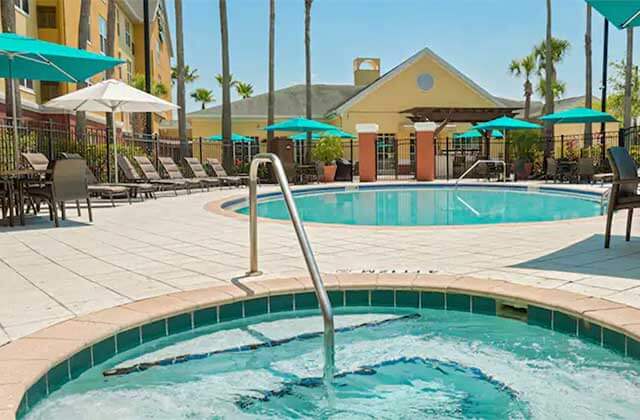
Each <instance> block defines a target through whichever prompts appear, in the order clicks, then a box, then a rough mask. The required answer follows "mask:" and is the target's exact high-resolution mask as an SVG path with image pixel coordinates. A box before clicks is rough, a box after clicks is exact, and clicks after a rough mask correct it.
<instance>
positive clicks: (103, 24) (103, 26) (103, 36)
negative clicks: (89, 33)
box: [98, 16, 107, 54]
mask: <svg viewBox="0 0 640 420" xmlns="http://www.w3.org/2000/svg"><path fill="white" fill-rule="evenodd" d="M98 24H99V25H100V52H101V53H102V54H106V53H107V21H106V20H105V18H103V17H102V16H98Z"/></svg>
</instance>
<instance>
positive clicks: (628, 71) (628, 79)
mask: <svg viewBox="0 0 640 420" xmlns="http://www.w3.org/2000/svg"><path fill="white" fill-rule="evenodd" d="M625 64H626V65H625V71H624V114H623V123H624V128H629V127H631V99H632V98H631V85H632V76H633V74H632V73H633V28H632V27H629V28H627V59H626V62H625Z"/></svg>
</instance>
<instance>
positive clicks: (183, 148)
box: [175, 0, 188, 157]
mask: <svg viewBox="0 0 640 420" xmlns="http://www.w3.org/2000/svg"><path fill="white" fill-rule="evenodd" d="M175 13H176V54H177V57H176V61H177V71H178V80H177V93H178V106H179V107H180V108H179V109H178V137H179V138H180V154H181V155H182V156H183V157H186V156H187V152H188V151H187V148H188V144H187V111H186V110H185V104H186V99H185V88H184V32H183V28H182V0H175Z"/></svg>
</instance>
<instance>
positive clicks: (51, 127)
mask: <svg viewBox="0 0 640 420" xmlns="http://www.w3.org/2000/svg"><path fill="white" fill-rule="evenodd" d="M47 147H48V148H49V153H47V155H48V157H49V161H52V160H53V121H52V120H49V136H48V145H47Z"/></svg>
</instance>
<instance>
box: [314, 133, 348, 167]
mask: <svg viewBox="0 0 640 420" xmlns="http://www.w3.org/2000/svg"><path fill="white" fill-rule="evenodd" d="M341 157H342V140H340V139H339V138H338V137H326V138H324V139H322V140H320V141H318V143H317V144H316V147H315V148H314V149H313V158H314V159H315V160H318V161H320V162H323V163H324V164H325V165H330V164H332V163H333V162H334V161H335V160H336V159H340V158H341Z"/></svg>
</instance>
